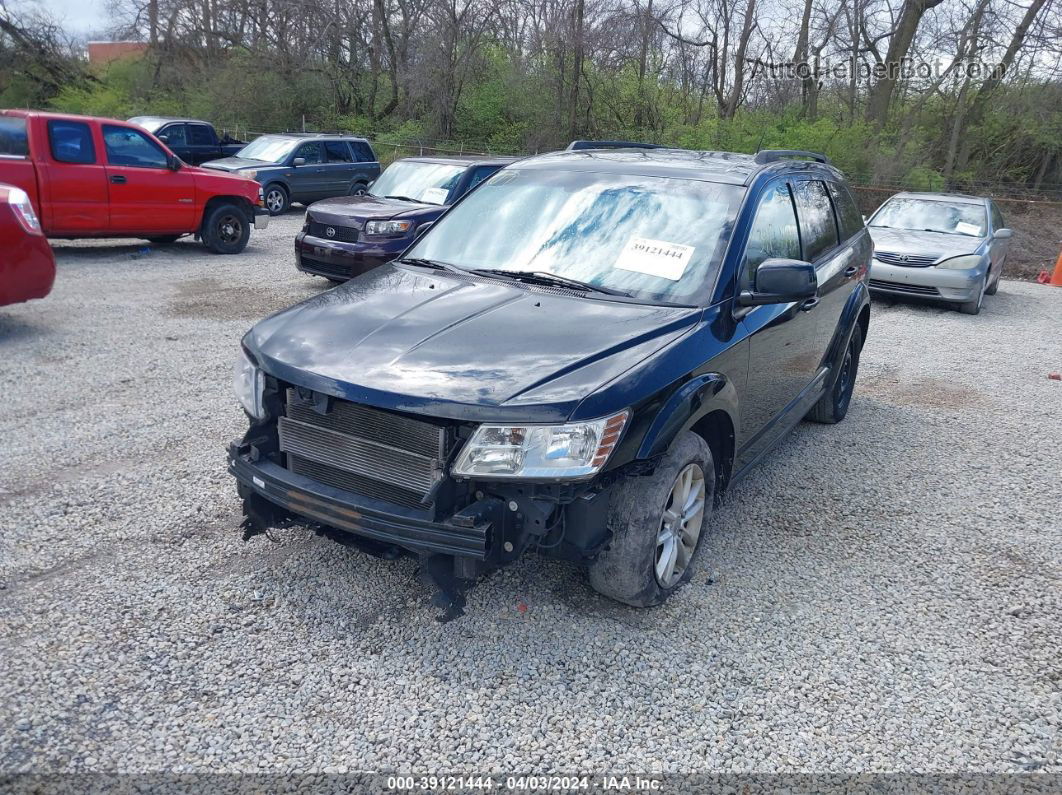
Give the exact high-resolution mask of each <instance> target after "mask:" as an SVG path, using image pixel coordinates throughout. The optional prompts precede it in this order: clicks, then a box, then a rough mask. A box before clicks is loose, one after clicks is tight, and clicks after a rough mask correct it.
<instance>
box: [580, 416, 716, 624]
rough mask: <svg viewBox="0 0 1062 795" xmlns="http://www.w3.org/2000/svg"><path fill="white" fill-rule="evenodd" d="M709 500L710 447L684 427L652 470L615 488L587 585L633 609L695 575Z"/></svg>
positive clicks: (712, 490)
mask: <svg viewBox="0 0 1062 795" xmlns="http://www.w3.org/2000/svg"><path fill="white" fill-rule="evenodd" d="M714 501H715V464H714V462H713V460H712V451H711V450H710V449H709V447H708V445H707V444H706V443H705V441H704V439H702V438H701V437H700V436H698V435H697V434H695V433H692V432H689V431H687V432H686V433H684V434H682V435H681V436H679V437H678V438H677V439H675V441H674V442H672V444H671V447H670V448H669V449H668V451H667V453H665V454H664V456H663V458H661V459H660V462H659V463H658V464H657V467H656V470H655V471H654V472H653V474H651V475H642V476H634V475H628V476H626V477H623V478H620V479H619V480H618V481H617V482H616V483H615V485H614V486H613V487H612V501H611V504H610V506H609V516H608V527H609V530H610V531H611V533H612V538H611V539H610V540H609V542H608V544H607V545H606V546H605V548H604V549H603V550H602V551H601V553H600V554H599V555H598V556H597V558H596V559H595V560H594V561H593V562H592V563H591V564H590V585H591V586H593V588H594V590H595V591H597V592H598V593H600V594H604V595H605V596H608V597H610V598H612V599H616V600H617V601H620V602H624V603H626V604H629V605H633V606H634V607H649V606H651V605H658V604H660V603H661V602H663V601H664V600H665V599H667V598H668V597H669V596H671V594H673V593H674V592H675V591H677V590H678V589H679V588H680V587H681V586H682V585H683V583H685V582H687V581H688V580H689V579H690V577H691V576H692V575H693V572H694V570H695V569H696V566H697V562H698V558H699V553H700V550H701V546H702V541H703V539H704V536H705V528H706V526H707V524H708V518H709V517H710V516H711V513H712V508H713V505H714ZM679 502H682V503H683V504H682V505H678V503H679Z"/></svg>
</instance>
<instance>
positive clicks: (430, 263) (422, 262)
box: [398, 257, 465, 273]
mask: <svg viewBox="0 0 1062 795" xmlns="http://www.w3.org/2000/svg"><path fill="white" fill-rule="evenodd" d="M398 262H405V263H408V264H409V265H419V266H420V267H422V268H431V269H432V270H437V271H450V273H464V272H465V269H464V268H459V267H457V266H456V265H451V264H450V263H449V262H442V261H440V260H437V259H424V258H423V257H402V259H400V260H398Z"/></svg>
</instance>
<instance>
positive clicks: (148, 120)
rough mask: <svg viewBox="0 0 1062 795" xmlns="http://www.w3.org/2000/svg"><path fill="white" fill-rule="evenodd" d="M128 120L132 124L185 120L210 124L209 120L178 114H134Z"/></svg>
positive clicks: (167, 122)
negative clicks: (186, 117) (184, 116)
mask: <svg viewBox="0 0 1062 795" xmlns="http://www.w3.org/2000/svg"><path fill="white" fill-rule="evenodd" d="M128 121H129V122H130V123H132V124H139V125H141V126H143V125H144V124H149V123H151V122H158V123H160V124H162V123H166V124H169V123H170V122H173V121H180V122H185V123H187V124H210V122H208V121H203V120H202V119H185V118H182V117H180V116H134V117H133V118H131V119H128Z"/></svg>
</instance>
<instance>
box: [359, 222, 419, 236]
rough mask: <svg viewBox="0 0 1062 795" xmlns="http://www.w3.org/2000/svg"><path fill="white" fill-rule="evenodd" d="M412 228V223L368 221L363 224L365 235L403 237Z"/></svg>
mask: <svg viewBox="0 0 1062 795" xmlns="http://www.w3.org/2000/svg"><path fill="white" fill-rule="evenodd" d="M412 228H413V222H412V221H369V222H368V223H367V224H365V234H367V235H404V234H405V233H406V232H408V231H409V230H410V229H412Z"/></svg>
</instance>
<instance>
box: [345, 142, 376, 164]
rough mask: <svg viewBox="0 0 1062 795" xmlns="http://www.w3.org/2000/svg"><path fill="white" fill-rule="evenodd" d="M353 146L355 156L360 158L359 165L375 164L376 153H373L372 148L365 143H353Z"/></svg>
mask: <svg viewBox="0 0 1062 795" xmlns="http://www.w3.org/2000/svg"><path fill="white" fill-rule="evenodd" d="M350 145H351V146H353V147H354V154H355V155H356V156H357V158H358V162H359V163H375V162H376V153H375V152H373V151H372V147H371V146H369V144H368V143H367V142H365V141H352V142H351V144H350Z"/></svg>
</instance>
